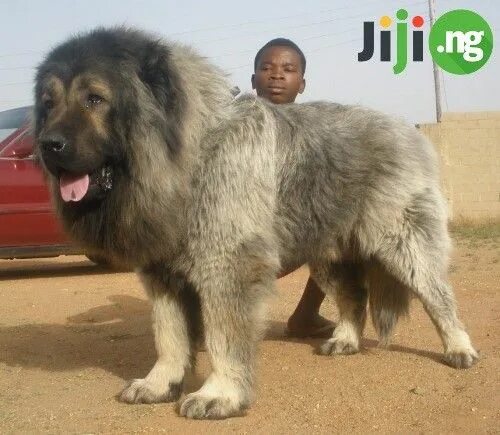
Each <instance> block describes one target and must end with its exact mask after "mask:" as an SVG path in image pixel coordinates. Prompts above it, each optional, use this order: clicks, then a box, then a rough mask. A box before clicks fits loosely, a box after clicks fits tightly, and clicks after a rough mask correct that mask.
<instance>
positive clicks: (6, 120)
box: [0, 106, 32, 139]
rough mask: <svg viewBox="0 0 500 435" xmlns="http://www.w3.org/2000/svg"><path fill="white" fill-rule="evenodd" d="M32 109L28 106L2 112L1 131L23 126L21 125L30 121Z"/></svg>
mask: <svg viewBox="0 0 500 435" xmlns="http://www.w3.org/2000/svg"><path fill="white" fill-rule="evenodd" d="M31 110H32V107H31V106H26V107H18V108H17V109H10V110H4V111H3V112H0V131H2V130H9V129H10V130H12V129H14V130H15V129H16V128H19V127H21V125H23V124H24V123H26V122H28V120H29V117H30V113H31ZM4 139H5V138H4Z"/></svg>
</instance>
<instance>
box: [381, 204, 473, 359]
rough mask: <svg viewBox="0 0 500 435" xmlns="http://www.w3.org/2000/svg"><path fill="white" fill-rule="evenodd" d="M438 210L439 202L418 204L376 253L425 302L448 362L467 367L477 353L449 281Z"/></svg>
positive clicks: (445, 242) (445, 243)
mask: <svg viewBox="0 0 500 435" xmlns="http://www.w3.org/2000/svg"><path fill="white" fill-rule="evenodd" d="M431 205H432V204H431ZM436 210H438V205H436V206H435V207H434V206H431V207H430V208H429V209H427V208H426V207H421V208H417V207H415V208H414V209H413V210H412V213H411V215H410V216H409V217H407V220H406V223H405V225H404V226H403V227H402V230H400V231H392V232H390V231H387V232H386V233H385V234H384V235H383V236H382V237H381V239H380V240H379V245H378V249H377V250H376V252H375V253H374V256H375V258H376V259H377V260H378V261H379V262H380V263H381V264H382V266H383V267H384V268H385V270H386V271H387V272H388V273H390V274H392V275H393V276H394V277H395V278H396V279H397V280H399V281H401V282H402V283H403V284H404V285H405V286H406V287H408V288H409V289H410V290H411V291H413V292H414V293H415V294H416V295H417V296H418V298H419V299H420V300H421V301H422V303H423V305H424V308H425V310H426V312H427V313H428V314H429V316H430V318H431V320H432V322H433V323H434V325H435V326H436V329H437V330H438V332H439V335H440V337H441V340H442V342H443V345H444V358H445V361H446V362H447V363H448V364H449V365H451V366H453V367H457V368H468V367H470V366H472V365H473V364H474V363H475V362H476V361H477V359H478V354H477V352H476V350H475V349H474V348H473V347H472V344H471V341H470V339H469V335H468V334H467V332H465V330H464V327H463V326H462V324H461V322H460V321H459V320H458V317H457V313H456V307H455V298H454V295H453V290H452V288H451V286H450V285H449V284H448V283H447V280H446V275H447V253H448V245H449V240H448V234H447V231H446V225H445V222H444V220H441V218H440V217H439V214H438V213H437V212H436Z"/></svg>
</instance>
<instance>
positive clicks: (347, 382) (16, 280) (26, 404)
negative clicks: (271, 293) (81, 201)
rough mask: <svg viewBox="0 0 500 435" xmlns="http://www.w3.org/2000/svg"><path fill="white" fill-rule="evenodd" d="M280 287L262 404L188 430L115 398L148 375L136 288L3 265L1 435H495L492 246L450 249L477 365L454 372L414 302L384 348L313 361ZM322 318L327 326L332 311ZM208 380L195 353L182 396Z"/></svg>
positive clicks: (300, 274)
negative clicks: (291, 333)
mask: <svg viewBox="0 0 500 435" xmlns="http://www.w3.org/2000/svg"><path fill="white" fill-rule="evenodd" d="M307 273H308V272H307V269H305V268H303V269H301V270H299V271H297V272H295V273H294V274H292V275H289V276H288V277H286V278H284V279H282V280H281V281H279V293H278V297H277V298H276V300H275V301H274V303H273V306H272V309H271V311H270V316H269V321H270V329H269V332H268V334H267V337H266V339H265V340H264V342H263V343H262V344H261V346H260V353H259V356H258V380H259V385H258V395H257V400H256V402H255V404H254V405H253V406H252V408H251V409H250V410H249V411H248V413H247V415H246V416H244V417H239V418H234V419H228V420H224V421H208V422H207V421H190V420H186V419H184V418H181V417H178V416H177V414H176V412H175V409H174V405H173V404H157V405H125V404H122V403H120V402H118V401H117V400H116V398H115V395H116V394H117V393H118V392H119V391H120V390H121V388H122V387H123V385H124V383H125V381H126V380H128V379H130V378H133V377H142V376H144V375H146V374H147V372H148V370H149V369H150V368H151V366H152V365H153V363H154V360H155V352H154V346H153V338H152V333H151V328H150V321H149V315H150V305H149V303H148V302H147V300H146V298H145V295H144V293H143V292H142V290H141V287H140V285H139V282H138V280H137V278H136V277H135V276H134V275H133V274H131V273H113V272H109V271H106V270H104V269H102V268H99V267H96V266H94V265H92V264H91V263H90V262H88V261H86V260H85V258H84V257H59V258H54V259H39V260H14V261H0V296H1V304H0V433H38V432H49V433H131V432H133V433H137V432H139V433H141V432H167V433H191V432H198V431H200V432H201V431H203V432H205V433H233V432H235V433H252V434H254V433H262V434H270V433H272V434H277V433H332V432H355V433H366V432H382V433H387V432H392V433H394V432H397V433H423V432H434V433H500V382H499V377H500V342H499V340H498V336H499V333H500V304H499V302H500V288H499V287H500V286H499V282H500V241H499V240H498V239H486V240H481V241H477V240H474V239H465V238H463V239H459V240H457V241H456V249H455V252H454V255H453V262H452V272H451V280H452V283H453V285H454V287H455V289H456V294H457V299H458V302H459V312H460V315H461V318H462V320H463V321H464V323H465V324H466V325H467V328H468V330H469V331H470V333H471V336H472V339H473V342H474V344H475V346H476V347H477V348H478V349H480V350H481V354H482V359H481V360H480V362H479V363H478V364H477V365H476V366H474V367H473V368H472V369H470V370H466V371H457V370H454V369H452V368H449V367H447V366H446V365H444V364H442V363H441V362H440V359H441V344H440V341H439V338H438V336H437V334H436V332H435V330H434V328H433V326H432V324H431V322H430V320H429V319H428V317H427V316H426V315H425V313H424V311H423V309H422V307H421V305H420V303H419V302H417V301H414V302H413V304H412V310H411V316H410V318H409V319H408V320H403V321H402V322H401V323H400V324H399V325H398V329H397V334H396V336H395V338H394V345H393V346H392V348H391V350H382V349H378V348H376V347H375V346H376V342H375V335H374V332H373V329H372V327H371V325H370V326H369V327H368V328H367V330H366V333H365V337H366V338H365V340H364V343H363V344H364V349H363V351H362V352H361V353H360V354H357V355H353V356H346V357H334V358H332V357H324V356H319V355H316V354H315V353H314V349H315V348H316V347H317V346H318V345H319V343H320V340H313V339H310V340H292V339H288V338H286V337H285V335H284V327H285V322H286V320H287V318H288V316H289V314H290V313H291V312H292V311H293V308H294V307H295V304H296V303H297V301H298V299H299V297H300V295H301V291H302V288H303V285H304V284H305V282H306V279H307ZM322 313H323V314H324V315H325V316H326V317H329V318H332V319H335V318H336V313H335V308H334V306H333V304H332V303H329V302H325V304H324V306H323V308H322ZM208 372H209V362H208V358H207V355H206V353H205V352H201V354H200V355H199V363H198V366H197V368H196V372H195V374H194V375H192V376H190V377H189V379H188V382H187V385H186V389H187V391H194V390H195V389H197V388H198V387H199V386H200V385H201V383H202V381H203V379H204V378H205V377H206V376H207V373H208Z"/></svg>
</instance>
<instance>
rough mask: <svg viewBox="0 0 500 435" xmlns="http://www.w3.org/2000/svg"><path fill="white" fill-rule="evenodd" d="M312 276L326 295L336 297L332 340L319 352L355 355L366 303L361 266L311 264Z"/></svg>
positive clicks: (363, 324)
mask: <svg viewBox="0 0 500 435" xmlns="http://www.w3.org/2000/svg"><path fill="white" fill-rule="evenodd" d="M311 277H312V278H313V279H314V280H315V281H316V283H317V284H318V285H319V287H320V288H321V290H322V291H323V292H324V293H325V294H327V295H332V296H333V297H334V298H335V301H336V303H337V306H338V309H339V321H338V323H337V326H336V327H335V329H334V331H333V334H332V337H331V338H329V339H328V340H327V341H326V342H325V343H324V344H323V345H322V346H321V348H320V349H319V352H320V353H321V354H323V355H334V354H345V355H348V354H352V353H356V352H358V351H359V346H360V340H361V335H362V333H363V329H364V326H365V321H366V303H367V292H366V289H365V287H364V286H363V285H362V283H361V278H362V271H361V270H360V266H359V265H358V264H350V263H333V264H328V263H324V264H315V265H311Z"/></svg>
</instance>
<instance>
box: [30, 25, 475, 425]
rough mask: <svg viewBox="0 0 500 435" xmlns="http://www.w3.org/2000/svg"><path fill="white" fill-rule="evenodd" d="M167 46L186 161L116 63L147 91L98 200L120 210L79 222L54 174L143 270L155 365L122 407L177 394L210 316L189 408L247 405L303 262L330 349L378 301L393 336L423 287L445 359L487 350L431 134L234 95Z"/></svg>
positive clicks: (381, 119) (96, 228)
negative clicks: (282, 277) (470, 305)
mask: <svg viewBox="0 0 500 435" xmlns="http://www.w3.org/2000/svg"><path fill="white" fill-rule="evenodd" d="M109 32H111V33H112V32H127V30H124V29H112V30H110V31H109ZM139 35H140V37H142V38H144V39H145V41H149V37H148V36H147V35H143V34H139ZM90 37H92V36H89V38H90ZM81 40H82V41H83V45H85V36H83V37H81ZM161 46H162V47H164V50H165V52H166V53H168V59H169V69H170V70H172V71H175V75H176V77H177V79H176V80H178V82H177V88H178V91H179V92H181V93H182V95H183V97H184V99H183V101H184V107H183V113H182V118H181V119H182V121H181V122H180V123H178V124H177V125H176V128H178V132H177V136H178V137H180V138H181V142H182V146H181V148H180V151H179V152H178V154H176V155H175V156H173V155H171V154H170V153H169V151H168V147H166V144H165V142H164V135H163V134H162V131H161V128H162V125H164V124H166V123H167V120H168V118H169V112H168V111H165V110H163V108H162V107H160V106H159V105H158V102H157V100H156V99H155V96H154V95H153V94H152V92H151V91H150V88H149V87H148V83H147V82H144V81H143V79H141V78H140V77H139V76H138V75H137V74H134V73H133V70H132V69H131V71H130V72H127V71H124V70H123V68H125V67H123V66H121V68H122V71H121V74H130V86H131V87H133V89H134V90H135V93H136V95H137V98H136V100H135V101H133V102H131V104H134V105H135V106H136V109H137V116H136V117H135V119H134V120H131V121H130V123H131V124H130V132H129V134H128V136H127V137H128V138H129V143H127V144H126V147H127V151H126V158H127V160H128V164H129V167H130V168H132V169H131V176H130V179H129V180H127V182H126V183H125V184H122V185H120V186H116V187H115V188H114V190H113V191H111V192H110V193H109V199H106V198H105V199H104V200H103V201H104V203H106V201H108V202H109V204H113V207H107V206H105V205H103V206H102V207H101V209H100V210H101V211H100V212H99V213H101V214H100V215H99V216H98V218H96V217H95V216H94V215H93V216H89V217H87V216H79V217H78V219H77V218H74V217H72V215H71V216H70V214H68V213H67V212H66V211H65V205H64V204H62V201H61V199H60V197H59V195H58V187H57V183H58V180H57V179H56V178H54V177H53V176H51V175H50V174H48V178H49V181H50V183H51V184H52V187H53V189H52V190H53V195H54V200H55V202H56V204H57V205H58V209H59V211H60V214H61V216H62V218H63V220H64V222H65V225H66V228H67V229H68V231H69V232H70V233H71V234H72V236H73V237H74V238H75V239H76V240H78V241H79V242H80V243H82V244H83V245H85V246H87V247H88V248H91V249H92V250H95V251H96V252H101V253H104V254H106V255H109V256H112V257H114V258H116V259H118V260H120V261H122V262H126V263H128V264H131V265H133V266H135V267H136V268H138V270H139V273H140V274H141V276H142V279H143V281H144V284H145V286H146V289H147V291H148V294H149V296H150V297H151V298H152V301H153V305H154V309H153V317H154V332H155V339H156V346H157V350H158V353H159V355H158V361H157V363H156V364H155V366H154V368H153V369H152V370H151V372H150V373H149V374H148V376H147V377H146V378H144V379H137V380H135V381H133V382H132V383H131V384H129V386H127V388H126V389H125V390H124V391H123V393H122V399H123V400H124V401H127V402H157V401H169V400H176V399H177V398H178V397H179V394H180V388H179V385H181V384H182V381H183V378H184V373H185V371H186V370H187V369H189V368H190V367H191V365H192V358H193V353H194V349H195V346H193V340H194V339H195V338H194V335H195V334H193V331H196V330H197V326H196V325H194V326H193V323H195V322H193V321H192V319H196V318H197V317H198V315H199V314H200V313H199V311H201V323H202V324H203V329H204V336H205V344H206V348H207V351H208V353H209V355H210V357H211V361H212V365H213V372H212V374H211V375H210V376H209V378H208V379H207V381H206V382H205V384H204V385H203V386H202V387H201V389H200V390H198V391H196V392H194V393H191V394H188V395H187V396H186V397H185V398H184V399H183V400H182V401H181V402H180V404H179V412H180V414H181V415H183V416H187V417H191V418H225V417H229V416H233V415H236V414H239V413H241V412H242V411H243V410H244V409H245V408H246V407H248V405H249V404H250V403H251V401H252V391H253V386H254V383H255V371H254V360H255V350H256V344H257V341H258V339H259V337H260V335H261V333H262V328H263V319H264V312H265V310H264V308H265V305H266V300H267V296H268V295H270V294H272V292H273V288H274V285H275V280H276V275H277V273H278V272H279V271H280V270H289V269H290V268H293V267H294V266H299V265H302V264H305V263H307V264H308V265H309V266H310V269H311V274H312V276H313V277H314V279H315V280H316V282H317V283H318V284H319V285H320V287H321V288H322V290H323V291H324V292H325V293H326V294H327V295H329V296H332V297H333V298H335V300H336V302H337V304H338V307H339V312H340V318H339V319H338V326H337V327H336V329H335V330H334V332H333V335H332V337H331V338H330V339H328V340H327V341H326V343H325V344H324V345H323V346H322V348H321V351H322V353H324V354H347V353H354V352H357V351H358V350H359V347H360V339H361V335H362V332H363V326H364V322H365V317H366V306H367V301H368V300H369V301H370V303H371V312H372V317H373V322H374V325H375V327H376V329H377V331H378V332H379V334H380V336H381V340H382V341H383V342H384V343H387V341H388V339H389V337H390V334H391V331H392V329H393V327H394V326H395V323H396V320H397V318H398V316H399V315H401V314H403V313H405V312H406V311H407V309H408V300H409V296H410V294H414V295H416V296H417V297H418V298H419V299H420V300H421V301H422V303H423V305H424V307H425V309H426V311H427V313H428V314H429V316H430V318H431V319H432V321H433V322H434V324H435V326H436V328H437V331H438V333H439V335H440V337H441V339H442V342H443V345H444V352H445V360H446V361H447V362H448V363H449V364H450V365H452V366H454V367H459V368H467V367H470V366H471V365H472V364H473V363H474V362H475V361H476V359H477V357H478V355H477V353H476V351H475V350H474V348H473V347H472V345H471V343H470V340H469V336H468V335H467V333H466V332H465V330H464V328H463V326H462V324H461V323H460V321H459V320H458V318H457V315H456V308H455V301H454V295H453V291H452V289H451V287H450V285H449V284H448V280H447V269H448V252H449V248H450V239H449V236H448V232H447V213H446V206H445V201H444V199H443V196H442V194H441V192H440V187H439V186H440V181H439V173H438V159H437V156H436V152H435V150H434V148H433V146H432V145H431V144H430V143H429V142H428V141H427V140H426V139H425V138H424V136H423V135H422V134H420V133H419V132H418V130H417V129H415V128H414V127H413V126H410V125H408V124H406V123H405V122H402V121H401V120H399V119H395V118H393V117H390V116H387V115H384V114H382V113H379V112H376V111H374V110H370V109H367V108H364V107H359V106H348V105H340V104H334V103H328V102H316V103H306V104H293V105H281V106H275V105H272V104H270V103H268V102H266V101H263V100H261V99H259V98H256V97H253V96H250V95H248V96H244V97H243V98H240V99H238V100H234V99H233V97H232V95H231V86H230V84H229V83H228V82H227V80H226V78H225V77H224V75H223V74H222V73H221V71H220V70H219V69H217V68H216V67H214V66H213V65H212V64H211V63H209V62H208V61H206V60H205V59H204V58H202V57H200V56H199V55H197V54H196V53H195V52H194V51H193V50H192V49H190V48H188V47H185V46H181V45H178V44H171V43H163V42H162V43H161ZM117 69H119V68H117ZM111 85H112V84H111ZM163 121H164V122H163ZM38 131H42V132H43V126H38ZM172 275H175V277H177V278H178V279H177V278H176V279H174V280H172V278H171V276H172ZM179 277H181V278H179ZM183 280H184V281H183ZM173 281H174V282H175V283H177V284H175V283H174V284H172V282H173ZM179 282H181V283H182V282H184V284H182V285H180V284H179ZM184 286H186V287H189V288H190V289H192V290H193V289H194V293H195V294H196V297H197V298H198V300H197V301H196V302H195V303H187V302H186V300H187V299H189V298H184V297H182V296H181V295H182V292H183V291H184V290H183V289H184ZM190 291H191V290H190ZM195 311H196V312H195ZM346 364H348V362H347V360H346Z"/></svg>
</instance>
